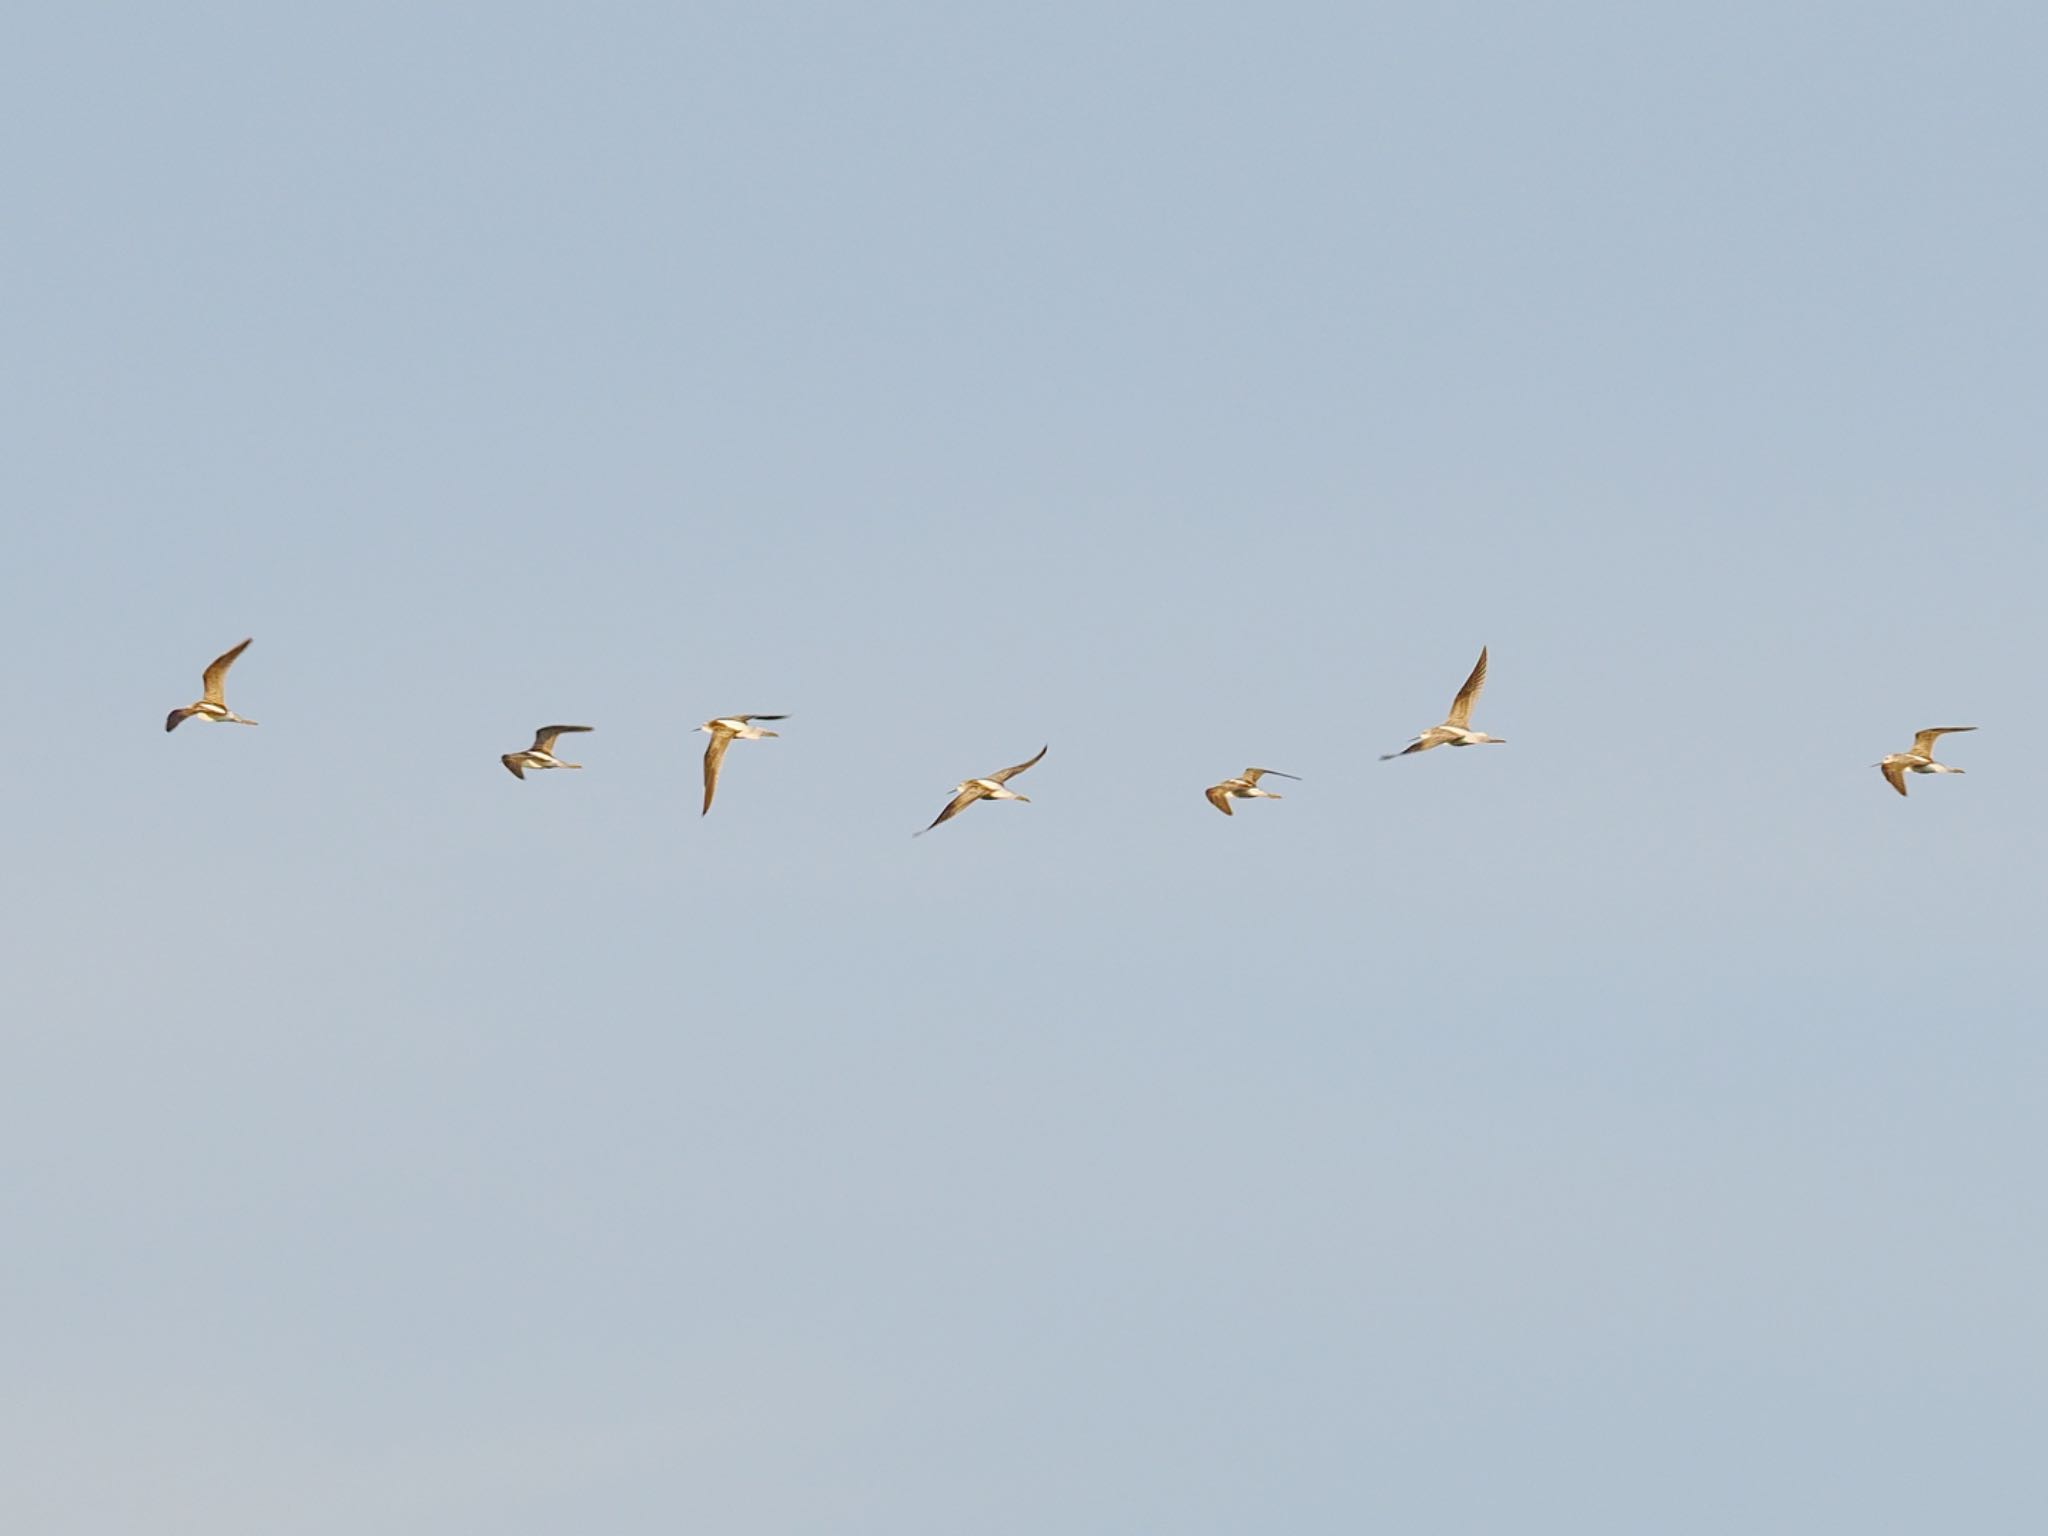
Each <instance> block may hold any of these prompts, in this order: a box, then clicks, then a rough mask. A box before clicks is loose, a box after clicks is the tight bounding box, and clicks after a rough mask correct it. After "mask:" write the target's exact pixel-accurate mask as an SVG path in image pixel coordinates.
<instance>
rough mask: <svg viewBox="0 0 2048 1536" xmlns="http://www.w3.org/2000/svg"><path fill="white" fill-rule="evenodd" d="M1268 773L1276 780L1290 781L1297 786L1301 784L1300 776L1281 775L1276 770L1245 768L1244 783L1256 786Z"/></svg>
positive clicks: (1294, 774) (1295, 774)
mask: <svg viewBox="0 0 2048 1536" xmlns="http://www.w3.org/2000/svg"><path fill="white" fill-rule="evenodd" d="M1269 773H1270V774H1271V775H1273V777H1274V778H1276V779H1292V780H1294V782H1295V783H1297V784H1299V783H1300V782H1301V775H1300V774H1298V773H1282V772H1281V771H1280V770H1279V769H1278V768H1247V769H1245V771H1244V781H1245V783H1247V784H1256V783H1258V782H1259V780H1260V779H1261V778H1263V777H1264V776H1265V775H1266V774H1269Z"/></svg>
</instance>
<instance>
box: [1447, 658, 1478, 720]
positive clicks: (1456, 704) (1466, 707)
mask: <svg viewBox="0 0 2048 1536" xmlns="http://www.w3.org/2000/svg"><path fill="white" fill-rule="evenodd" d="M1485 686H1486V647H1485V646H1483V645H1482V646H1481V647H1480V648H1479V664H1478V665H1477V666H1475V667H1474V668H1473V669H1472V675H1471V676H1470V677H1468V678H1466V679H1465V686H1464V687H1462V688H1460V689H1459V690H1458V696H1457V697H1456V698H1455V699H1453V700H1451V712H1450V715H1449V716H1448V717H1447V718H1446V719H1445V721H1444V724H1446V725H1455V726H1459V727H1461V728H1462V727H1463V726H1464V724H1465V722H1466V721H1468V720H1470V719H1471V718H1472V705H1473V703H1474V702H1475V701H1476V700H1477V699H1478V698H1479V690H1480V689H1482V688H1484V687H1485Z"/></svg>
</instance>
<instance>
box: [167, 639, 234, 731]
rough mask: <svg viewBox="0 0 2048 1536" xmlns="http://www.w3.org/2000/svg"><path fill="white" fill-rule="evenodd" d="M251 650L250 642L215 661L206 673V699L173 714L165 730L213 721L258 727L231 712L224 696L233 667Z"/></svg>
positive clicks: (216, 658) (219, 656) (224, 652)
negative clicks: (230, 668) (203, 721)
mask: <svg viewBox="0 0 2048 1536" xmlns="http://www.w3.org/2000/svg"><path fill="white" fill-rule="evenodd" d="M250 638H251V639H253V638H255V637H254V636H251V637H250ZM247 649H249V641H248V640H244V641H243V642H242V643H241V644H240V645H238V646H236V647H235V648H234V649H233V650H230V651H223V652H222V653H221V654H220V655H218V656H216V657H214V658H213V665H212V666H210V667H208V668H207V669H206V692H205V695H204V697H202V698H201V699H200V700H199V701H198V702H197V703H195V704H187V705H186V706H185V707H184V708H183V709H174V710H172V711H171V713H170V717H169V718H168V719H166V720H165V721H164V729H165V730H167V731H175V730H176V729H177V728H178V727H179V726H181V725H183V724H184V723H185V722H186V721H187V720H210V721H212V722H213V723H214V724H216V725H227V724H234V725H254V724H255V723H256V722H255V721H254V720H244V719H243V718H242V717H241V716H240V715H238V714H236V713H235V712H234V711H233V710H232V709H229V708H228V706H227V699H226V698H225V697H224V692H223V691H224V690H225V689H226V687H227V682H228V668H229V667H232V666H233V665H234V664H235V658H236V657H237V656H239V655H241V654H242V652H244V651H246V650H247Z"/></svg>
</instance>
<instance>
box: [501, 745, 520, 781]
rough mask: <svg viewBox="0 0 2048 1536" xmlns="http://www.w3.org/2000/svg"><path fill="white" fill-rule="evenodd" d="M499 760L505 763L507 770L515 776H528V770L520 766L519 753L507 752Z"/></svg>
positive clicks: (516, 777) (518, 777) (517, 777)
mask: <svg viewBox="0 0 2048 1536" xmlns="http://www.w3.org/2000/svg"><path fill="white" fill-rule="evenodd" d="M498 761H499V762H501V763H503V764H504V765H505V771H506V772H507V773H509V774H511V775H512V777H513V778H515V779H523V778H525V777H526V770H525V769H524V768H522V767H520V766H519V754H518V753H516V752H507V753H506V754H505V755H504V756H503V757H501V758H499V759H498Z"/></svg>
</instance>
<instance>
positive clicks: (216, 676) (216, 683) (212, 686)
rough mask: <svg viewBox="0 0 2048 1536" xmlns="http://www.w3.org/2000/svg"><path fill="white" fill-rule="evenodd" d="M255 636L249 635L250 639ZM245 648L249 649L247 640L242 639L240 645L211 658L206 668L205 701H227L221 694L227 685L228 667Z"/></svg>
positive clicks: (223, 702)
mask: <svg viewBox="0 0 2048 1536" xmlns="http://www.w3.org/2000/svg"><path fill="white" fill-rule="evenodd" d="M255 638H256V637H255V636H254V635H251V636H250V637H249V639H250V640H253V639H255ZM247 649H249V640H244V641H243V642H242V643H241V644H240V645H238V646H236V647H235V648H234V649H233V650H228V651H222V652H221V653H220V654H219V655H218V656H216V657H214V658H213V665H212V666H210V667H208V668H207V669H206V695H205V697H206V702H207V703H209V704H225V703H227V699H226V697H225V696H224V695H223V693H222V690H223V689H224V688H226V687H227V683H228V668H229V667H232V666H233V665H234V664H235V658H236V657H237V656H239V655H241V654H242V652H244V651H246V650H247Z"/></svg>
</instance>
